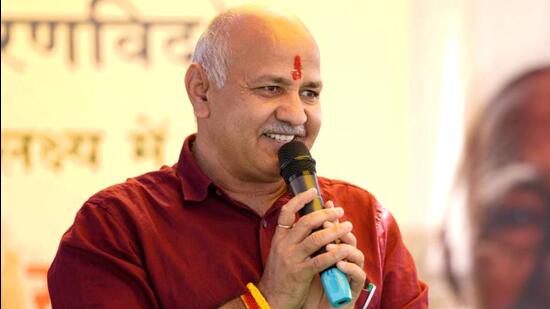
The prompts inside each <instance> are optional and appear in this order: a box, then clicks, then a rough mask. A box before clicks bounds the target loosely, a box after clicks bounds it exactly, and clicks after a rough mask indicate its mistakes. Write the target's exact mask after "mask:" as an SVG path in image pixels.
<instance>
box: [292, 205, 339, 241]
mask: <svg viewBox="0 0 550 309" xmlns="http://www.w3.org/2000/svg"><path fill="white" fill-rule="evenodd" d="M343 215H344V210H343V209H342V208H340V207H337V208H331V209H322V210H317V211H314V212H312V213H309V214H307V215H305V216H303V217H301V218H300V219H299V220H298V221H296V223H294V227H293V228H292V231H291V233H289V234H288V237H289V241H290V242H292V243H294V244H297V243H300V242H302V241H303V240H304V239H305V238H306V237H308V236H309V235H310V234H311V233H312V232H314V231H315V230H317V229H320V228H321V227H322V226H323V223H324V222H326V221H332V220H335V219H337V218H339V217H341V216H343Z"/></svg>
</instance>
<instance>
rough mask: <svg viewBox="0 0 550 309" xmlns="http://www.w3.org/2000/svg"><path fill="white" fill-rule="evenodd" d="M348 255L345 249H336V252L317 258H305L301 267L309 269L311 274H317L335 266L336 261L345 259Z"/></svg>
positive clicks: (325, 253) (323, 254)
mask: <svg viewBox="0 0 550 309" xmlns="http://www.w3.org/2000/svg"><path fill="white" fill-rule="evenodd" d="M348 254H349V253H348V249H347V248H345V247H342V248H337V250H331V251H327V252H324V253H321V254H319V255H317V256H314V257H311V258H306V259H305V262H304V263H303V265H304V266H303V267H304V268H305V269H309V270H310V272H312V273H319V272H321V271H323V270H325V269H327V268H328V267H330V266H333V265H335V264H336V263H337V262H338V261H341V260H343V259H345V258H346V256H348Z"/></svg>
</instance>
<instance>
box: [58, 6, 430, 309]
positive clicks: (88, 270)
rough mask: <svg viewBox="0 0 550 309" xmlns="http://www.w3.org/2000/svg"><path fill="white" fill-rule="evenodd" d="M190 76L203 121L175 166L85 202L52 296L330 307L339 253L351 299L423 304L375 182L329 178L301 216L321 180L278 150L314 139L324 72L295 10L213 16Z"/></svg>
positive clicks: (166, 304) (70, 301) (110, 301)
mask: <svg viewBox="0 0 550 309" xmlns="http://www.w3.org/2000/svg"><path fill="white" fill-rule="evenodd" d="M185 85H186V89H187V93H188V96H189V100H190V102H191V104H192V106H193V111H194V114H195V116H196V120H197V133H196V134H194V135H191V136H189V137H187V139H186V140H185V142H184V145H183V148H182V151H181V155H180V158H179V161H178V163H177V164H175V165H174V166H172V167H164V168H162V169H161V170H159V171H155V172H151V173H148V174H145V175H142V176H139V177H136V178H132V179H129V180H128V181H126V182H125V183H123V184H118V185H115V186H113V187H110V188H108V189H106V190H103V191H101V192H99V193H97V194H96V195H94V196H93V197H92V198H90V199H89V200H88V201H87V202H86V203H85V204H84V206H83V207H82V209H81V210H80V211H79V212H78V214H77V217H76V219H75V222H74V224H73V226H72V227H71V228H70V229H69V230H68V231H67V232H66V234H65V235H64V236H63V239H62V241H61V245H60V247H59V251H58V253H57V256H56V258H55V260H54V262H53V264H52V266H51V268H50V271H49V275H48V280H49V281H48V282H49V290H50V295H51V299H52V303H53V305H54V307H79V308H80V307H90V306H94V307H95V306H99V307H113V308H121V307H124V308H140V307H144V308H161V307H163V308H216V307H223V308H269V307H271V308H285V309H286V308H300V307H304V308H330V305H329V304H328V302H327V300H326V297H325V295H324V293H323V288H322V285H321V283H320V280H319V273H320V272H321V271H323V270H324V269H326V268H328V267H330V266H332V265H336V266H337V267H338V268H339V269H340V270H341V271H342V272H344V273H345V274H347V276H348V278H349V280H350V286H351V294H352V301H351V303H350V304H349V305H347V306H346V308H353V307H357V308H362V307H366V305H367V304H366V303H367V302H370V306H372V308H378V307H384V308H404V307H407V308H424V307H427V288H426V286H425V285H424V284H423V283H421V282H420V281H419V280H418V279H417V275H416V270H415V266H414V262H413V260H412V258H411V256H410V254H409V252H408V251H407V249H406V248H405V246H404V244H403V242H402V240H401V236H400V232H399V229H398V227H397V224H396V222H395V220H394V219H393V217H392V216H391V215H390V214H389V212H388V211H387V210H386V209H384V208H383V207H381V206H380V205H379V204H378V203H377V202H376V200H375V198H374V197H373V196H372V195H371V194H370V193H369V192H367V191H365V190H363V189H361V188H358V187H356V186H353V185H351V184H348V183H345V182H342V181H337V180H330V179H327V178H322V177H321V178H319V184H320V188H321V193H322V196H323V198H324V200H326V201H329V202H327V206H328V207H327V208H326V209H323V210H320V211H316V212H313V213H311V214H308V215H305V216H303V217H298V216H297V213H298V211H299V210H300V209H301V208H302V207H303V206H304V204H306V203H308V202H309V201H311V200H312V199H313V198H314V196H315V194H316V192H315V191H314V190H309V191H306V192H304V193H302V194H299V195H297V196H296V197H292V195H291V193H290V192H289V190H288V189H287V186H286V184H285V182H284V180H283V179H282V177H281V176H280V174H279V164H278V159H277V154H278V151H279V149H280V148H281V146H282V145H284V144H285V143H287V142H289V141H291V140H299V141H302V142H303V143H304V144H305V145H306V146H307V147H308V148H311V147H312V146H313V143H314V141H315V139H316V137H317V135H318V133H319V130H320V127H321V106H320V93H321V89H322V81H321V72H320V56H319V50H318V48H317V44H316V43H315V41H314V39H313V38H312V36H311V34H310V33H309V31H308V30H307V28H306V27H305V26H304V25H303V24H302V23H301V22H300V21H299V20H298V19H297V18H296V17H294V16H291V15H289V14H287V13H285V12H282V11H279V10H274V9H270V8H265V7H258V6H245V7H239V8H236V9H233V10H230V11H228V12H225V13H223V14H221V15H219V16H218V17H216V18H215V19H214V20H213V21H212V23H211V24H210V25H209V27H208V29H207V30H206V31H205V33H204V34H203V35H202V36H201V38H200V39H199V42H198V43H197V46H196V49H195V54H194V59H193V64H191V65H190V66H189V68H188V70H187V74H186V76H185ZM335 205H336V206H335ZM352 230H353V232H352ZM322 248H325V249H326V252H325V253H322V254H319V255H316V256H313V254H314V253H315V252H317V251H318V250H319V249H322ZM372 286H376V287H377V289H375V290H373V289H371V288H370V287H372ZM371 294H372V295H371ZM369 296H370V297H369ZM369 308H371V307H369Z"/></svg>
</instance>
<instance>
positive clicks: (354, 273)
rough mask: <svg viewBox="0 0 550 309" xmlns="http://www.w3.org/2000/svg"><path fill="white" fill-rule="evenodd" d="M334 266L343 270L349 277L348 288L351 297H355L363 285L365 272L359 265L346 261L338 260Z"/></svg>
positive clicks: (365, 277) (365, 276)
mask: <svg viewBox="0 0 550 309" xmlns="http://www.w3.org/2000/svg"><path fill="white" fill-rule="evenodd" d="M336 267H338V269H340V270H341V271H342V272H344V273H345V274H346V275H348V277H349V278H350V288H351V294H352V296H353V298H356V297H357V296H358V295H359V294H360V293H361V290H362V289H363V286H364V285H365V280H366V279H367V274H366V273H365V271H364V270H363V268H362V267H359V265H357V264H354V263H350V262H347V261H339V262H338V263H336Z"/></svg>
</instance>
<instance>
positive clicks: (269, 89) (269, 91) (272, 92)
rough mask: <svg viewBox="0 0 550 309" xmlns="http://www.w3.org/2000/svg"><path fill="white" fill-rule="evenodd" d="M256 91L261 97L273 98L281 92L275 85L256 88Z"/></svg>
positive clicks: (281, 89)
mask: <svg viewBox="0 0 550 309" xmlns="http://www.w3.org/2000/svg"><path fill="white" fill-rule="evenodd" d="M256 91H257V92H259V93H260V94H261V95H263V96H267V97H273V96H276V95H278V94H281V93H282V92H283V88H281V87H280V86H275V85H268V86H262V87H258V88H256Z"/></svg>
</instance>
